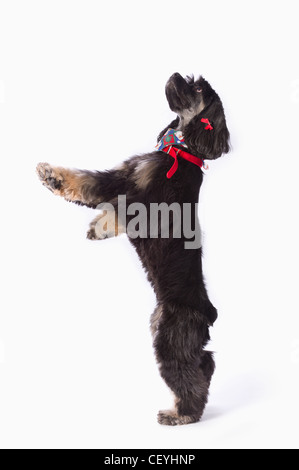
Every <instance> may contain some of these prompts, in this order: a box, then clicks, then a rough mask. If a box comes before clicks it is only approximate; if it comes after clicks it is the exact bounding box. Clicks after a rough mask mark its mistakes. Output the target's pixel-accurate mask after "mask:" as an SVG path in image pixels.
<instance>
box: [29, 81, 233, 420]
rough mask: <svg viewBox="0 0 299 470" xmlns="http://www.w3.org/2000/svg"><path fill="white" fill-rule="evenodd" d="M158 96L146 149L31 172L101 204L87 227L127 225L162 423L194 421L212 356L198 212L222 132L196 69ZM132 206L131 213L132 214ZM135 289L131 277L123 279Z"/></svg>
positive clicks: (223, 147)
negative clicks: (170, 116) (167, 113)
mask: <svg viewBox="0 0 299 470" xmlns="http://www.w3.org/2000/svg"><path fill="white" fill-rule="evenodd" d="M166 96H167V99H168V103H169V106H170V109H171V110H172V111H174V112H175V113H176V114H177V117H176V119H175V120H174V121H173V122H171V124H169V126H167V127H166V128H165V129H164V130H163V131H162V132H161V134H160V135H159V137H158V144H157V147H156V150H155V151H154V152H151V153H148V154H145V155H141V156H134V157H132V158H130V159H129V160H126V161H125V162H124V163H123V164H122V165H120V166H118V167H116V168H114V169H112V170H109V171H104V172H102V171H99V172H92V171H87V170H68V169H64V168H61V167H53V166H51V165H49V164H47V163H40V164H39V165H38V167H37V173H38V176H39V178H40V179H41V181H42V183H43V184H44V185H45V186H46V187H47V188H48V189H50V190H51V191H52V192H53V193H54V194H57V195H59V196H62V197H64V198H65V199H66V200H67V201H72V202H75V203H78V204H81V205H85V206H88V207H92V208H98V209H101V210H102V212H101V214H100V215H99V216H97V217H96V218H95V220H94V221H93V222H92V223H91V225H90V230H89V232H88V234H87V237H88V238H89V239H91V240H101V239H104V238H107V237H112V236H115V235H119V234H121V233H127V234H128V236H129V239H130V241H131V243H132V244H133V246H134V247H135V248H136V250H137V253H138V255H139V257H140V259H141V261H142V264H143V266H144V268H145V270H146V272H147V275H148V279H149V281H150V283H151V284H152V286H153V288H154V291H155V293H156V296H157V307H156V309H155V311H154V313H153V315H152V317H151V331H152V334H153V341H154V348H155V352H156V359H157V362H158V365H159V369H160V373H161V376H162V377H163V379H164V380H165V382H166V383H167V385H168V386H169V388H170V389H171V390H172V392H173V393H174V395H175V406H174V409H173V410H167V411H160V412H159V414H158V421H159V423H161V424H168V425H177V424H188V423H193V422H196V421H199V420H200V418H201V416H202V414H203V411H204V408H205V405H206V403H207V399H208V390H209V385H210V381H211V378H212V375H213V372H214V368H215V364H214V360H213V357H212V353H211V352H209V351H206V350H205V349H204V348H205V346H206V344H207V342H208V341H209V339H210V338H209V326H211V325H213V323H214V322H215V320H216V318H217V311H216V309H215V307H214V306H213V305H212V303H211V302H210V300H209V298H208V294H207V291H206V288H205V283H204V278H203V273H202V258H201V256H202V249H201V243H200V230H199V223H198V217H197V204H198V197H199V191H200V187H201V184H202V180H203V171H202V168H205V164H206V163H205V160H211V159H216V158H218V157H220V156H221V155H222V154H224V153H227V152H228V151H229V132H228V129H227V126H226V121H225V115H224V110H223V106H222V103H221V100H220V98H219V96H218V95H217V94H216V92H215V91H214V90H213V89H212V87H211V86H210V85H209V83H208V82H207V81H206V80H205V79H204V78H202V77H200V78H199V79H198V80H196V81H195V80H194V78H193V77H187V78H186V79H184V78H183V77H182V76H181V75H180V74H178V73H175V74H174V75H172V76H171V77H170V79H169V80H168V82H167V84H166ZM136 214H137V215H136ZM128 291H130V292H131V294H132V295H134V286H131V287H130V285H129V284H128Z"/></svg>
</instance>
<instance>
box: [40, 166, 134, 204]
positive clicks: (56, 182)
mask: <svg viewBox="0 0 299 470" xmlns="http://www.w3.org/2000/svg"><path fill="white" fill-rule="evenodd" d="M37 174H38V176H39V178H40V180H41V182H42V183H43V185H44V186H46V187H47V188H48V189H50V191H52V192H53V193H54V194H57V195H58V196H62V197H64V198H65V199H66V200H67V201H71V202H75V203H78V204H82V205H85V206H88V207H92V208H96V207H97V206H98V205H99V204H100V203H102V202H110V201H112V200H114V199H115V198H116V199H117V196H118V195H119V194H125V193H126V178H125V177H124V175H123V174H122V173H121V172H120V171H117V170H112V171H107V172H97V171H95V172H92V171H87V170H69V169H66V168H61V167H53V166H51V165H49V164H48V163H39V164H38V166H37Z"/></svg>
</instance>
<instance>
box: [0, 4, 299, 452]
mask: <svg viewBox="0 0 299 470" xmlns="http://www.w3.org/2000/svg"><path fill="white" fill-rule="evenodd" d="M297 3H298V2H296V1H290V0H289V1H288V0H287V1H285V2H283V3H282V2H278V1H275V0H274V1H271V2H270V1H250V2H238V1H221V2H220V1H213V2H206V1H200V0H198V1H195V0H185V1H184V2H178V1H168V0H164V1H153V0H152V1H150V2H137V1H130V0H127V1H126V2H123V1H111V2H104V1H84V2H83V1H66V0H59V1H56V0H52V1H42V2H41V1H32V0H28V1H26V2H23V1H13V0H10V1H3V0H0V155H1V167H2V168H1V184H0V191H1V212H2V224H1V245H0V250H1V263H0V266H1V300H0V302H1V306H0V307H1V312H0V447H4V448H5V447H12V448H16V447H24V448H26V447H34V448H36V447H37V448H39V447H70V448H75V447H86V448H90V447H96V448H109V449H113V448H174V449H175V448H185V449H188V448H200V449H201V448H263V447H268V448H280V447H282V448H288V447H297V448H298V444H299V443H298V440H299V438H298V424H297V423H298V418H299V406H298V395H299V308H298V307H299V305H298V295H297V292H298V287H297V283H298V261H299V260H298V235H299V234H298V223H297V218H298V208H297V206H298V183H297V179H298V177H297V172H298V159H299V155H298V153H299V152H298V124H299V119H298V112H299V65H298V43H299V42H298V40H299V33H298V14H297ZM174 72H180V73H181V74H182V75H185V74H191V73H194V74H195V76H197V75H199V74H203V76H204V77H205V78H206V79H207V80H208V81H209V82H210V83H211V84H212V86H213V87H214V88H215V89H216V91H217V92H218V93H219V95H220V97H221V98H222V101H223V104H224V108H225V110H226V116H227V122H228V126H229V128H230V131H231V140H232V147H233V150H232V152H231V154H230V155H229V156H226V157H223V158H222V159H219V160H217V161H215V162H212V163H211V164H210V169H209V171H208V172H207V174H206V177H205V181H204V184H203V186H202V191H201V198H200V219H201V225H202V229H203V232H204V268H205V276H206V280H207V286H208V291H209V294H210V297H211V300H212V301H213V303H214V304H215V306H216V307H217V308H218V311H219V320H218V321H217V323H216V324H215V327H214V328H213V329H211V336H212V341H211V344H210V349H212V350H214V351H215V352H216V353H215V357H216V363H217V370H216V373H215V375H214V379H213V382H212V387H211V394H210V401H209V404H208V406H207V409H206V412H205V415H204V418H203V421H202V422H201V423H199V424H195V425H190V426H185V427H179V428H168V427H161V426H159V425H158V424H157V422H156V413H157V411H158V410H159V409H163V408H167V407H169V406H170V404H171V400H172V399H171V396H170V394H169V392H168V390H167V388H166V386H165V385H164V383H163V381H162V379H161V378H160V377H159V373H158V370H157V366H156V364H155V360H154V354H153V351H152V346H151V337H150V332H149V317H150V314H151V312H152V311H153V309H154V306H155V299H154V295H153V292H152V290H151V288H150V286H149V285H148V283H147V281H146V277H145V274H144V272H143V270H142V268H141V265H140V262H139V260H138V258H137V255H136V254H135V252H134V251H133V249H132V247H131V246H130V244H129V242H128V240H127V239H126V237H124V236H122V237H120V238H118V239H114V240H107V241H103V242H90V241H87V240H86V239H85V235H86V231H87V228H88V224H89V222H90V221H91V220H92V218H93V217H94V211H92V210H90V209H86V208H81V207H77V206H75V205H72V204H68V203H66V202H65V201H63V200H60V199H59V198H55V197H54V196H53V195H52V194H51V193H50V192H48V191H47V190H46V189H45V188H43V187H42V186H41V184H40V182H39V181H38V179H37V177H36V175H35V166H36V164H37V163H38V162H40V161H47V162H50V163H53V164H59V165H62V166H67V167H77V168H87V169H108V168H111V167H113V166H114V165H116V164H118V163H120V162H121V161H122V160H123V159H125V158H128V157H129V156H131V155H133V154H135V153H142V152H147V151H151V150H152V149H153V148H154V146H155V143H156V142H155V139H156V136H157V134H158V133H159V132H160V130H161V129H163V128H164V127H165V125H167V124H168V123H169V122H170V121H171V120H172V118H173V114H172V113H171V111H170V110H169V109H168V105H167V101H166V98H165V95H164V86H165V83H166V81H167V79H168V77H169V76H170V75H171V74H172V73H174Z"/></svg>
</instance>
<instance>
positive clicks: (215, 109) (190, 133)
mask: <svg viewBox="0 0 299 470" xmlns="http://www.w3.org/2000/svg"><path fill="white" fill-rule="evenodd" d="M202 119H203V120H204V121H202ZM209 124H210V125H209ZM210 126H212V128H213V129H211V128H210ZM184 138H185V142H186V144H187V146H188V148H189V149H190V151H191V153H193V154H194V155H198V156H201V157H203V158H206V159H209V160H213V159H215V158H218V157H221V155H222V154H223V153H228V152H229V150H230V146H229V131H228V129H227V127H226V121H225V115H224V109H223V106H222V103H221V101H220V98H219V97H218V95H216V96H214V97H213V98H212V100H211V102H210V104H209V105H208V106H206V107H205V109H204V110H203V111H201V113H200V114H198V115H197V116H195V117H194V118H193V119H192V120H191V121H190V123H189V124H188V125H187V126H186V128H185V129H184Z"/></svg>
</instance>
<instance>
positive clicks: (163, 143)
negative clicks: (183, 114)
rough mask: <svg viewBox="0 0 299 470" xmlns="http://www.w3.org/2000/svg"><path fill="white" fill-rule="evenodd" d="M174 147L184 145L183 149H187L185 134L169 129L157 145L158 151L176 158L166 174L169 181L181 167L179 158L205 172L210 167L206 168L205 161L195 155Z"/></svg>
mask: <svg viewBox="0 0 299 470" xmlns="http://www.w3.org/2000/svg"><path fill="white" fill-rule="evenodd" d="M173 145H182V146H183V147H186V148H187V145H186V144H185V140H184V136H183V133H182V132H181V131H176V130H174V129H168V131H167V132H165V134H164V135H163V137H162V139H161V140H160V141H159V142H158V144H157V145H156V149H157V150H161V151H162V152H165V153H167V154H168V155H170V156H171V157H173V158H174V163H173V165H172V167H171V168H170V170H169V171H168V172H167V174H166V176H167V178H168V179H170V178H172V176H173V175H174V174H175V172H176V171H177V169H178V167H179V162H178V157H181V158H183V159H184V160H187V161H188V162H191V163H193V164H194V165H197V166H199V167H200V168H204V169H205V170H207V169H208V166H205V164H204V161H203V160H202V159H201V158H199V157H195V156H194V155H191V153H188V152H185V151H184V150H181V149H178V148H176V147H173Z"/></svg>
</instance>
